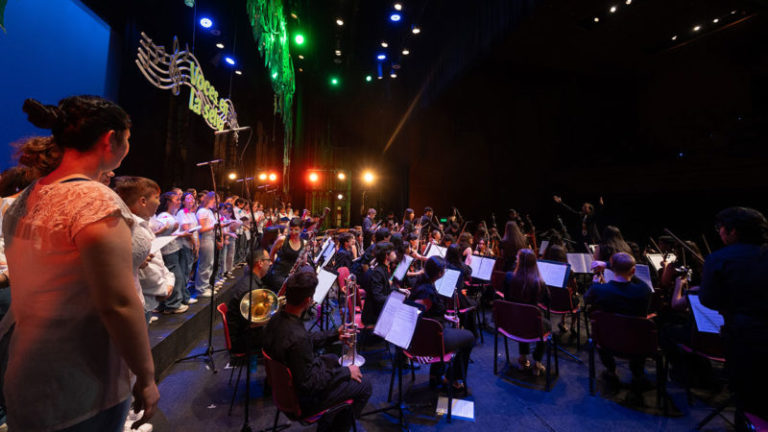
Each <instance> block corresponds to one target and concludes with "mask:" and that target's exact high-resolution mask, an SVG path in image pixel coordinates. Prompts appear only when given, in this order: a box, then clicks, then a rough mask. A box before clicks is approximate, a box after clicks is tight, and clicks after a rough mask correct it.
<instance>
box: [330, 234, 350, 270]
mask: <svg viewBox="0 0 768 432" xmlns="http://www.w3.org/2000/svg"><path fill="white" fill-rule="evenodd" d="M354 241H355V237H354V235H352V234H351V233H348V232H345V233H341V234H339V237H338V244H339V250H337V251H336V255H335V257H334V260H335V262H334V266H333V269H334V270H338V269H340V268H341V267H346V268H347V269H350V270H351V269H352V260H353V257H352V252H350V251H351V250H352V247H353V246H352V243H353V242H354Z"/></svg>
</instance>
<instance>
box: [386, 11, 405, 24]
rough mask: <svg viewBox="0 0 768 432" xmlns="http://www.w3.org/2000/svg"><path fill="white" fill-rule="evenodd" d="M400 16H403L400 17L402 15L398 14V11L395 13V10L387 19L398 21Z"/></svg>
mask: <svg viewBox="0 0 768 432" xmlns="http://www.w3.org/2000/svg"><path fill="white" fill-rule="evenodd" d="M402 18H403V17H402V15H400V14H399V13H397V12H395V13H393V14H392V15H390V16H389V20H390V21H392V22H398V21H400V20H401V19H402Z"/></svg>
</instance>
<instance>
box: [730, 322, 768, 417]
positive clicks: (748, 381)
mask: <svg viewBox="0 0 768 432" xmlns="http://www.w3.org/2000/svg"><path fill="white" fill-rule="evenodd" d="M759 321H760V320H757V319H747V318H744V319H741V317H739V316H738V315H736V316H733V317H732V319H731V322H730V323H726V326H725V327H723V332H722V334H723V344H724V348H725V360H726V362H725V367H726V369H727V372H728V381H729V387H730V389H731V391H733V395H734V400H735V402H736V407H737V408H738V409H740V410H743V411H745V412H749V413H752V414H756V415H758V416H760V417H761V418H768V393H766V391H765V389H766V387H768V369H766V367H765V359H766V357H768V342H767V340H768V337H767V336H766V335H767V334H768V325H765V324H763V323H761V322H759Z"/></svg>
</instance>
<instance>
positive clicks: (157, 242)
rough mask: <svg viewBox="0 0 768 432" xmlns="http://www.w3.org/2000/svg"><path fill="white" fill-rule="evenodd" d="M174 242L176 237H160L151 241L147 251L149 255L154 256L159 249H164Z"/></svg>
mask: <svg viewBox="0 0 768 432" xmlns="http://www.w3.org/2000/svg"><path fill="white" fill-rule="evenodd" d="M174 240H176V237H174V236H162V237H155V238H154V239H153V240H152V247H151V248H150V250H149V253H151V254H156V253H157V252H158V251H159V250H160V249H162V248H164V247H165V246H166V245H167V244H168V243H170V242H172V241H174Z"/></svg>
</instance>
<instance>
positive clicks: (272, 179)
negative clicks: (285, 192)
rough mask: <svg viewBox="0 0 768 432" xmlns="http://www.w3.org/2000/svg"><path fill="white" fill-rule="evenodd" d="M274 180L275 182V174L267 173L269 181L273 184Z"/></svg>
mask: <svg viewBox="0 0 768 432" xmlns="http://www.w3.org/2000/svg"><path fill="white" fill-rule="evenodd" d="M275 180H277V174H275V173H269V181H271V182H273V181H275Z"/></svg>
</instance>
